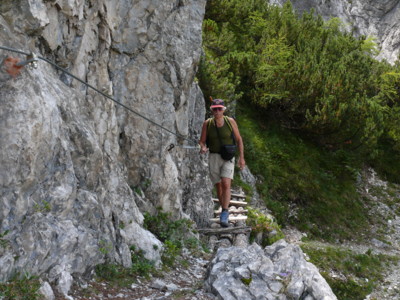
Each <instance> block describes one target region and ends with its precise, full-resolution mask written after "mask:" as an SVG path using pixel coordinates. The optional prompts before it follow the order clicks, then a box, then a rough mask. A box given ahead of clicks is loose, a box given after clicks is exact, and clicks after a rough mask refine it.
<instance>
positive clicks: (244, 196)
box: [231, 193, 246, 199]
mask: <svg viewBox="0 0 400 300" xmlns="http://www.w3.org/2000/svg"><path fill="white" fill-rule="evenodd" d="M231 197H232V198H242V199H246V195H241V194H232V193H231Z"/></svg>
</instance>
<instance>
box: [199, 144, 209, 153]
mask: <svg viewBox="0 0 400 300" xmlns="http://www.w3.org/2000/svg"><path fill="white" fill-rule="evenodd" d="M207 152H208V148H207V146H202V147H200V154H204V153H207Z"/></svg>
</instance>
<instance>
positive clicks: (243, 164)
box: [237, 158, 246, 171]
mask: <svg viewBox="0 0 400 300" xmlns="http://www.w3.org/2000/svg"><path fill="white" fill-rule="evenodd" d="M237 165H238V167H239V169H240V171H243V169H244V167H245V166H246V162H245V161H244V158H239V160H238V163H237Z"/></svg>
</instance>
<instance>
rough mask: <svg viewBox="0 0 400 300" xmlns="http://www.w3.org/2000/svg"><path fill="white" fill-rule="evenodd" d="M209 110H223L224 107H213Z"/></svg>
mask: <svg viewBox="0 0 400 300" xmlns="http://www.w3.org/2000/svg"><path fill="white" fill-rule="evenodd" d="M211 110H212V111H221V110H224V108H223V107H215V108H212V109H211Z"/></svg>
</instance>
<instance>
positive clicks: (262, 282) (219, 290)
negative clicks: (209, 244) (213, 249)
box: [206, 240, 337, 300]
mask: <svg viewBox="0 0 400 300" xmlns="http://www.w3.org/2000/svg"><path fill="white" fill-rule="evenodd" d="M206 286H207V289H208V290H209V291H210V292H212V293H213V294H215V295H217V296H218V298H219V299H238V300H241V299H260V300H261V299H265V300H267V299H268V300H269V299H271V300H272V299H274V300H275V299H281V300H286V299H307V300H313V299H315V300H317V299H318V300H334V299H337V298H336V296H335V295H334V294H333V292H332V290H331V288H330V287H329V285H328V284H327V283H326V281H325V279H324V278H323V277H322V276H321V275H320V274H319V272H318V269H317V268H316V267H315V266H314V265H313V264H311V263H309V262H307V261H306V260H305V259H304V254H303V252H302V251H301V249H300V247H299V246H296V245H291V244H287V243H286V242H285V241H284V240H280V241H278V242H276V243H274V244H273V245H271V246H268V247H266V248H265V249H262V248H261V247H260V246H258V245H257V244H252V245H251V246H248V247H247V248H239V247H230V248H219V249H218V251H217V253H216V256H215V257H214V259H213V260H212V262H211V264H210V266H209V273H208V277H207V280H206Z"/></svg>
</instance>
